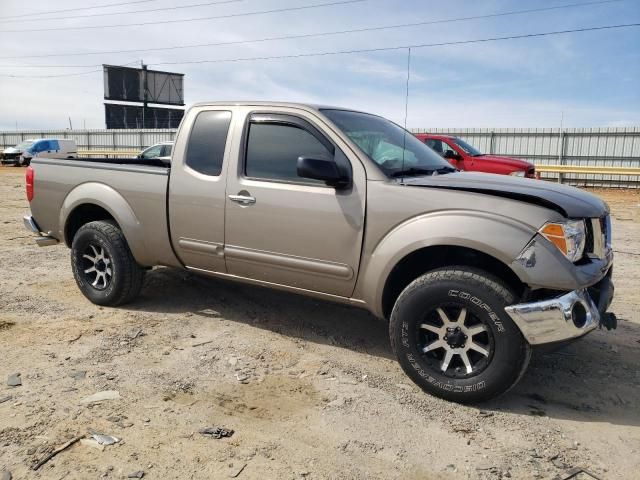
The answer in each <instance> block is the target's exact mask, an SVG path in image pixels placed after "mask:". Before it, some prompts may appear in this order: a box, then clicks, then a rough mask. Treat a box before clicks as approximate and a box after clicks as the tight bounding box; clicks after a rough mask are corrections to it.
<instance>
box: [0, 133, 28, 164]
mask: <svg viewBox="0 0 640 480" xmlns="http://www.w3.org/2000/svg"><path fill="white" fill-rule="evenodd" d="M36 141H37V140H36V139H35V138H31V139H28V140H23V141H22V142H20V143H19V144H18V145H16V146H15V147H8V148H5V149H4V150H3V151H2V155H0V158H1V159H2V163H12V164H14V165H15V164H16V163H17V162H18V159H19V158H20V155H22V153H23V152H24V151H25V150H26V149H27V148H29V147H30V146H31V145H33V144H34V142H36Z"/></svg>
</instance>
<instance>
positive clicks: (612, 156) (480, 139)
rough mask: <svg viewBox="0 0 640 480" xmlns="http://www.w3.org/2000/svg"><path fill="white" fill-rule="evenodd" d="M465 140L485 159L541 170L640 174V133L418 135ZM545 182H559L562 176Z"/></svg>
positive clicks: (615, 183) (600, 183)
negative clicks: (508, 159) (507, 159)
mask: <svg viewBox="0 0 640 480" xmlns="http://www.w3.org/2000/svg"><path fill="white" fill-rule="evenodd" d="M412 131H413V132H414V133H433V134H442V135H452V136H456V137H460V138H462V139H463V140H465V141H466V142H468V143H470V144H471V145H473V146H475V147H477V148H478V149H479V150H481V151H482V152H484V153H495V154H498V155H508V156H512V157H517V158H523V159H525V160H529V161H531V162H532V163H534V164H536V165H583V166H594V167H595V166H608V167H636V168H640V127H621V128H615V127H610V128H609V127H608V128H566V129H562V130H560V129H559V128H497V129H488V128H434V129H413V130H412ZM562 177H563V178H562V180H563V182H564V183H569V184H572V185H580V186H596V187H634V188H639V187H640V177H637V176H622V175H580V174H564V175H563V176H562ZM543 178H548V179H556V180H557V178H558V174H545V176H544V177H543Z"/></svg>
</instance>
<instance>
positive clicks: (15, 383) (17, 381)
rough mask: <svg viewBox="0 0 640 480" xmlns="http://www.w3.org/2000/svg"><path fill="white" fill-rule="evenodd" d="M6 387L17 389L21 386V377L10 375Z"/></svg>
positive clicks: (17, 374) (14, 374)
mask: <svg viewBox="0 0 640 480" xmlns="http://www.w3.org/2000/svg"><path fill="white" fill-rule="evenodd" d="M7 385H9V386H10V387H19V386H20V385H22V376H21V375H20V374H19V373H12V374H11V375H9V378H7Z"/></svg>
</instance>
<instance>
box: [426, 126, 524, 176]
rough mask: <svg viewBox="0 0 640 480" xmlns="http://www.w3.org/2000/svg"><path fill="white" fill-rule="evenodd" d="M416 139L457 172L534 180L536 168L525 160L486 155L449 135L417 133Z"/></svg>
mask: <svg viewBox="0 0 640 480" xmlns="http://www.w3.org/2000/svg"><path fill="white" fill-rule="evenodd" d="M416 137H417V138H418V139H419V140H420V141H421V142H424V143H426V144H427V146H429V147H431V148H432V149H433V150H435V151H436V152H437V153H438V154H440V155H441V156H442V157H444V158H446V159H447V160H448V161H449V163H451V165H453V166H454V167H456V168H457V169H458V170H465V171H468V172H485V173H497V174H500V175H514V176H518V177H527V178H536V167H535V166H534V165H533V164H532V163H529V162H527V161H525V160H521V159H519V158H512V157H503V156H499V155H486V154H484V153H481V152H480V151H479V150H477V149H476V148H474V147H473V146H471V145H469V144H468V143H467V142H465V141H464V140H461V139H460V138H457V137H451V136H449V135H431V134H429V133H417V134H416Z"/></svg>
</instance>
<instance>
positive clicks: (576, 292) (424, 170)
mask: <svg viewBox="0 0 640 480" xmlns="http://www.w3.org/2000/svg"><path fill="white" fill-rule="evenodd" d="M154 162H156V163H158V164H161V162H158V159H150V160H148V159H139V158H136V159H114V158H111V159H107V158H99V159H96V158H92V159H84V158H83V159H78V160H50V159H47V158H37V159H35V160H34V162H33V164H32V165H31V166H30V167H29V168H28V169H27V173H26V191H27V199H28V200H29V206H30V208H31V215H29V216H26V217H25V218H24V222H25V226H26V227H27V228H28V229H29V230H30V231H32V232H34V233H35V234H36V235H38V237H37V239H36V243H37V244H39V245H41V246H47V245H54V244H56V243H58V242H64V243H65V244H66V245H67V246H68V247H70V248H71V266H72V269H73V275H74V277H75V279H76V283H77V285H78V288H79V289H80V291H81V292H82V293H83V294H84V295H85V296H86V297H87V298H88V299H89V300H90V301H91V302H93V303H95V304H98V305H106V306H117V305H121V304H124V303H127V302H130V301H133V300H134V299H135V298H136V296H137V295H138V293H139V292H140V290H141V288H142V285H143V279H144V276H145V273H146V272H147V270H149V269H151V268H152V267H154V266H157V265H163V266H165V267H175V268H182V269H185V270H189V271H191V272H194V273H200V274H204V275H209V276H212V277H216V278H221V279H227V280H235V281H239V282H244V283H248V284H253V285H261V286H264V287H270V288H276V289H279V290H285V291H289V292H296V293H304V294H307V295H311V296H313V297H315V298H318V299H326V300H332V301H336V302H340V303H343V304H347V305H352V306H359V307H362V308H365V309H368V310H369V311H370V312H372V313H373V314H374V315H376V316H378V317H380V318H384V319H387V320H388V321H389V335H390V340H391V346H392V348H393V351H394V352H395V354H396V356H397V359H398V361H399V363H400V365H401V366H402V368H403V369H404V370H405V372H406V373H407V374H408V375H409V377H410V378H411V379H412V380H413V381H414V382H416V383H417V384H418V385H419V386H420V387H422V388H423V389H424V390H426V391H428V392H430V393H432V394H435V395H438V396H440V397H442V398H446V399H448V400H455V401H459V402H474V401H481V400H487V399H489V398H492V397H495V396H496V395H499V394H501V393H503V392H505V391H507V390H508V389H509V388H510V387H511V386H513V385H514V384H515V383H516V382H517V381H518V380H519V379H520V377H521V376H522V374H523V373H524V371H525V369H526V368H527V363H528V361H529V358H530V355H531V352H532V350H533V349H534V348H537V347H540V346H548V345H556V346H557V345H558V344H559V343H561V342H568V341H571V340H573V339H576V338H578V337H582V336H583V335H586V334H587V333H589V332H591V331H593V330H594V329H596V328H598V327H599V326H606V327H607V328H615V326H616V321H615V316H614V315H613V314H611V313H608V312H607V309H608V307H609V305H610V304H611V300H612V298H613V283H612V280H611V275H612V265H613V249H612V246H611V222H610V216H609V209H608V207H607V205H606V203H604V202H603V201H602V200H601V199H599V198H598V197H596V196H595V195H592V194H590V193H588V192H585V191H581V190H579V189H577V188H573V187H568V186H565V185H558V184H554V183H548V184H545V185H544V188H540V185H539V184H538V182H532V181H529V180H527V179H522V178H515V177H508V176H500V175H489V174H481V173H474V172H459V171H457V170H456V169H455V168H453V167H452V166H451V165H450V164H449V163H447V161H446V160H445V159H443V158H442V157H440V156H439V155H437V154H436V153H435V152H434V151H433V150H432V149H431V148H429V147H427V146H426V145H425V144H424V143H423V142H421V141H419V140H418V139H416V138H415V137H413V136H412V135H411V134H410V133H408V132H407V131H406V130H404V129H403V128H401V127H399V126H398V125H396V124H395V123H393V122H391V121H389V120H386V119H384V118H382V117H379V116H376V115H370V114H367V113H362V112H356V111H351V110H343V109H338V108H330V107H326V108H323V107H317V106H312V105H303V104H294V103H267V102H253V103H248V102H239V103H238V102H232V103H200V104H197V105H195V106H194V107H192V108H190V109H189V110H188V111H187V113H186V114H185V116H184V118H183V120H182V123H181V124H180V128H179V130H178V133H177V135H176V143H175V147H174V151H173V154H172V155H171V162H170V163H169V164H168V165H165V166H164V167H161V166H154V165H153V164H154ZM34 261H35V260H34ZM25 268H30V266H29V265H28V263H25ZM60 288H64V287H62V286H61V287H60ZM185 288H187V286H186V285H185ZM211 288H215V286H211ZM366 334H367V332H366V331H363V335H366Z"/></svg>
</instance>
